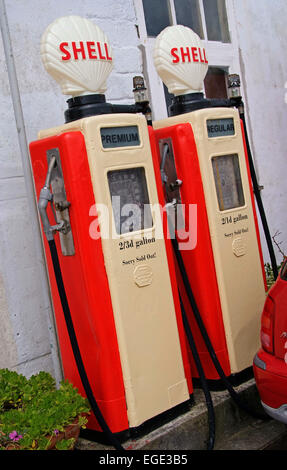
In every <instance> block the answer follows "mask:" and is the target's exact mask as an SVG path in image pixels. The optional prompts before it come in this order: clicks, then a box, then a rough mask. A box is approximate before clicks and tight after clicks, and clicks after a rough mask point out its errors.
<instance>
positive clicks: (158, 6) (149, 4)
mask: <svg viewBox="0 0 287 470" xmlns="http://www.w3.org/2000/svg"><path fill="white" fill-rule="evenodd" d="M143 9H144V16H145V23H146V30H147V35H148V36H149V37H156V36H157V35H158V34H159V33H160V32H161V31H162V30H163V29H164V28H166V27H167V26H170V25H171V21H170V14H169V6H168V0H143Z"/></svg>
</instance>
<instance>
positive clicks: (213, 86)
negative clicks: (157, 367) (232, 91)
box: [204, 67, 228, 99]
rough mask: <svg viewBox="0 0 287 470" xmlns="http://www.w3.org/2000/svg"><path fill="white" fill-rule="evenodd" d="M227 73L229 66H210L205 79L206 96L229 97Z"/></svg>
mask: <svg viewBox="0 0 287 470" xmlns="http://www.w3.org/2000/svg"><path fill="white" fill-rule="evenodd" d="M227 75H228V68H227V67H226V68H219V67H208V72H207V74H206V77H205V79H204V89H205V96H206V98H218V99H225V98H227Z"/></svg>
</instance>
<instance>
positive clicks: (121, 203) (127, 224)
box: [108, 168, 153, 234]
mask: <svg viewBox="0 0 287 470" xmlns="http://www.w3.org/2000/svg"><path fill="white" fill-rule="evenodd" d="M108 183H109V189H110V195H111V200H112V208H113V215H114V222H115V227H116V232H117V233H118V234H123V233H129V232H135V231H137V230H143V229H147V228H151V227H152V224H153V222H152V215H151V209H150V202H149V196H148V190H147V183H146V177H145V170H144V168H127V169H122V170H113V171H109V172H108Z"/></svg>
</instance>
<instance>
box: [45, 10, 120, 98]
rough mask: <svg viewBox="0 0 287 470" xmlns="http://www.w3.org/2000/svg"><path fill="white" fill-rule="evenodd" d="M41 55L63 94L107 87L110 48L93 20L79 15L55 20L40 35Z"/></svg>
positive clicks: (83, 93)
mask: <svg viewBox="0 0 287 470" xmlns="http://www.w3.org/2000/svg"><path fill="white" fill-rule="evenodd" d="M41 57H42V61H43V64H44V67H45V68H46V70H47V72H48V73H49V74H50V75H52V77H53V78H54V79H55V80H56V81H57V82H58V83H59V84H60V86H61V90H62V93H63V94H64V95H72V96H79V95H85V94H92V93H104V92H105V91H106V89H107V86H106V80H107V78H108V76H109V74H110V73H111V71H112V68H113V56H112V49H111V46H110V45H109V42H108V38H107V36H106V35H105V33H104V32H103V31H102V30H101V29H100V28H99V27H98V26H96V25H95V24H94V23H93V22H92V21H90V20H87V19H85V18H81V17H80V16H65V17H62V18H58V19H57V20H55V21H54V22H53V23H52V24H51V25H50V26H48V28H47V29H46V31H45V32H44V34H43V36H42V39H41Z"/></svg>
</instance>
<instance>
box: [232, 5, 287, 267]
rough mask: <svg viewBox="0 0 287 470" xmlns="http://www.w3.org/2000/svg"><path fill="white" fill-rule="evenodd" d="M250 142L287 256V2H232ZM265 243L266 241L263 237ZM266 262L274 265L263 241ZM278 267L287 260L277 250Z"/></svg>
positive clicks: (273, 227)
mask: <svg viewBox="0 0 287 470" xmlns="http://www.w3.org/2000/svg"><path fill="white" fill-rule="evenodd" d="M233 4H234V12H235V20H236V25H237V39H238V43H239V49H240V60H241V71H242V82H243V86H244V89H245V93H246V114H247V119H248V121H249V129H250V141H251V145H252V151H253V155H254V159H255V162H256V168H257V175H258V180H259V184H260V185H263V186H264V190H263V191H262V192H261V196H262V200H263V204H264V207H265V211H266V216H267V220H268V223H269V226H270V232H271V236H273V235H274V234H275V233H276V231H277V230H278V231H280V232H281V235H279V236H278V237H276V240H277V242H282V245H281V249H282V250H283V252H284V253H285V254H286V255H287V211H286V199H287V193H286V186H285V178H286V174H287V132H286V129H287V104H286V103H285V99H284V98H285V93H286V91H287V90H286V88H285V84H286V82H287V56H286V44H287V28H286V18H287V2H286V0H272V1H270V0H260V1H254V0H240V1H238V0H233ZM262 240H264V236H262ZM262 244H263V249H264V258H265V260H266V261H268V260H269V256H268V251H267V248H266V244H265V242H264V241H263V243H262ZM275 254H276V256H277V260H278V262H281V261H282V256H281V254H280V252H279V251H278V249H277V247H276V246H275Z"/></svg>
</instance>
